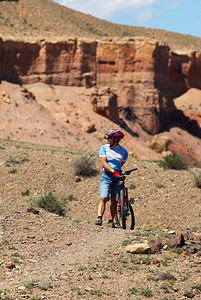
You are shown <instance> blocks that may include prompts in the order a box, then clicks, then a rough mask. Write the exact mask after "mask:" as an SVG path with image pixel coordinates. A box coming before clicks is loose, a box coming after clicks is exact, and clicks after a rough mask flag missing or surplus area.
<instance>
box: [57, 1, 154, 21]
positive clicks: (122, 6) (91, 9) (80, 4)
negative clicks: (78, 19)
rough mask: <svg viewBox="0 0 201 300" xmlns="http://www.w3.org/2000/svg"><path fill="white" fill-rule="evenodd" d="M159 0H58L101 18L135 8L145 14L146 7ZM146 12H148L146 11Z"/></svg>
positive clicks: (148, 7) (107, 17)
mask: <svg viewBox="0 0 201 300" xmlns="http://www.w3.org/2000/svg"><path fill="white" fill-rule="evenodd" d="M156 1H157V0H96V1H94V0H57V2H58V3H60V4H62V5H65V6H67V7H69V8H72V9H75V10H78V11H81V12H83V13H86V14H90V15H93V16H95V17H98V18H101V19H109V18H110V17H111V16H112V15H113V14H115V13H120V12H121V10H123V11H126V10H127V11H130V10H134V12H135V14H136V11H138V12H139V13H141V14H142V15H143V11H142V10H144V9H148V10H149V9H150V8H151V7H152V6H153V5H154V4H155V3H156ZM145 14H148V12H146V13H145Z"/></svg>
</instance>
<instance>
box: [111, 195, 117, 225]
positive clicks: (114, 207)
mask: <svg viewBox="0 0 201 300" xmlns="http://www.w3.org/2000/svg"><path fill="white" fill-rule="evenodd" d="M116 211H117V201H116V200H113V199H111V204H110V214H109V220H112V221H113V220H114V217H115V215H116Z"/></svg>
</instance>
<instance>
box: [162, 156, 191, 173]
mask: <svg viewBox="0 0 201 300" xmlns="http://www.w3.org/2000/svg"><path fill="white" fill-rule="evenodd" d="M159 166H161V167H163V168H164V169H174V170H187V169H188V164H187V162H186V161H185V160H184V159H183V158H182V157H181V156H180V155H179V154H177V153H171V154H169V155H166V156H165V157H164V158H163V160H160V161H159Z"/></svg>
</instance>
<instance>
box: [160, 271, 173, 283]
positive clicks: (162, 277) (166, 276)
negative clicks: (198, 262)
mask: <svg viewBox="0 0 201 300" xmlns="http://www.w3.org/2000/svg"><path fill="white" fill-rule="evenodd" d="M156 278H157V279H159V280H162V281H163V280H176V278H175V277H174V276H173V275H171V274H170V273H165V272H162V273H158V274H157V275H156Z"/></svg>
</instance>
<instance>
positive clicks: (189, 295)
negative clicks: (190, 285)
mask: <svg viewBox="0 0 201 300" xmlns="http://www.w3.org/2000/svg"><path fill="white" fill-rule="evenodd" d="M184 296H185V297H187V298H190V299H192V298H193V297H195V294H193V293H191V292H185V294H184Z"/></svg>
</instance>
